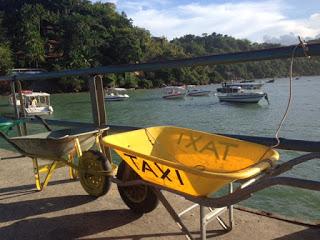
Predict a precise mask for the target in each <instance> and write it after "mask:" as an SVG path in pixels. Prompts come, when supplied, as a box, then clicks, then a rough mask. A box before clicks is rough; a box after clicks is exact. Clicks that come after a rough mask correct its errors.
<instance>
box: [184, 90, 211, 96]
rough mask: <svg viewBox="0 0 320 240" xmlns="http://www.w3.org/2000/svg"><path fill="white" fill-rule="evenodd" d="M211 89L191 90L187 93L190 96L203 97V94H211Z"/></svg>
mask: <svg viewBox="0 0 320 240" xmlns="http://www.w3.org/2000/svg"><path fill="white" fill-rule="evenodd" d="M209 94H210V91H195V92H189V93H188V94H187V95H188V96H190V97H202V96H209Z"/></svg>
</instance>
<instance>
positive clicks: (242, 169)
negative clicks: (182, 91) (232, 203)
mask: <svg viewBox="0 0 320 240" xmlns="http://www.w3.org/2000/svg"><path fill="white" fill-rule="evenodd" d="M103 142H104V144H105V145H106V146H109V147H111V148H113V149H114V150H115V151H116V152H117V153H118V154H119V155H120V156H121V158H122V159H123V160H124V161H126V163H127V164H128V165H129V166H130V167H131V168H132V169H133V170H134V171H135V172H136V173H137V174H138V175H139V176H140V177H141V178H142V179H143V180H145V181H147V182H151V183H153V184H156V185H158V186H161V187H164V188H167V189H172V190H174V191H178V192H182V193H184V194H188V195H191V196H209V195H212V194H213V193H215V192H216V191H218V190H219V189H220V188H221V187H223V186H225V185H226V184H228V183H230V182H233V181H236V180H240V179H248V178H252V177H255V176H257V175H259V174H261V173H262V172H264V171H265V170H266V169H269V168H270V167H271V166H272V165H273V164H274V162H275V161H277V160H278V159H279V154H278V153H277V152H276V151H274V150H273V149H271V148H269V147H266V146H263V145H259V144H255V143H250V142H246V141H242V140H237V139H233V138H229V137H224V136H221V135H216V134H210V133H206V132H201V131H195V130H191V129H186V128H178V127H171V126H160V127H150V128H146V129H140V130H135V131H131V132H125V133H120V134H114V135H109V136H107V137H104V138H103Z"/></svg>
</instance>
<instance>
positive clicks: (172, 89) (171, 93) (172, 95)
mask: <svg viewBox="0 0 320 240" xmlns="http://www.w3.org/2000/svg"><path fill="white" fill-rule="evenodd" d="M185 95H186V88H185V87H181V86H167V87H164V95H163V96H162V98H164V99H181V98H184V96H185Z"/></svg>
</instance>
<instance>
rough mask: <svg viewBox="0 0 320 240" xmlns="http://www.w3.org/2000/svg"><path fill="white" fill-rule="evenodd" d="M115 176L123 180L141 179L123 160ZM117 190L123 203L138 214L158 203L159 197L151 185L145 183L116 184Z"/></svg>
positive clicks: (151, 209) (147, 210)
mask: <svg viewBox="0 0 320 240" xmlns="http://www.w3.org/2000/svg"><path fill="white" fill-rule="evenodd" d="M117 178H118V179H119V180H121V181H123V182H127V181H132V180H138V179H141V178H140V177H139V175H138V174H137V173H135V171H134V170H132V168H131V167H130V166H129V165H128V164H127V163H126V162H125V161H122V162H121V163H120V164H119V167H118V172H117ZM118 191H119V193H120V196H121V198H122V200H123V201H124V203H125V204H126V205H127V206H128V207H129V208H130V209H131V210H132V211H133V212H135V213H138V214H143V213H148V212H151V211H153V210H154V209H155V208H156V207H157V206H158V204H159V199H158V197H157V195H156V194H155V192H154V191H153V189H152V187H150V186H147V185H134V186H130V187H121V186H118Z"/></svg>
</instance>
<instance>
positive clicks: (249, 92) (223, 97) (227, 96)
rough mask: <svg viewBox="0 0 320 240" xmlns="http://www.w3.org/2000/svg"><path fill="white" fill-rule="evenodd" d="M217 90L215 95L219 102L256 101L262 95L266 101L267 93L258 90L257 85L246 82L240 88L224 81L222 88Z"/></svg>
mask: <svg viewBox="0 0 320 240" xmlns="http://www.w3.org/2000/svg"><path fill="white" fill-rule="evenodd" d="M261 86H262V85H261ZM217 92H218V93H217V97H218V98H219V101H221V102H237V103H258V102H259V101H260V100H261V99H262V98H263V97H264V98H265V99H266V100H267V101H268V96H267V93H265V92H263V91H262V90H260V89H259V88H258V85H254V86H249V85H248V84H246V85H245V88H242V87H241V86H239V85H235V84H231V85H230V84H226V83H224V84H223V85H222V88H218V89H217Z"/></svg>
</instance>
